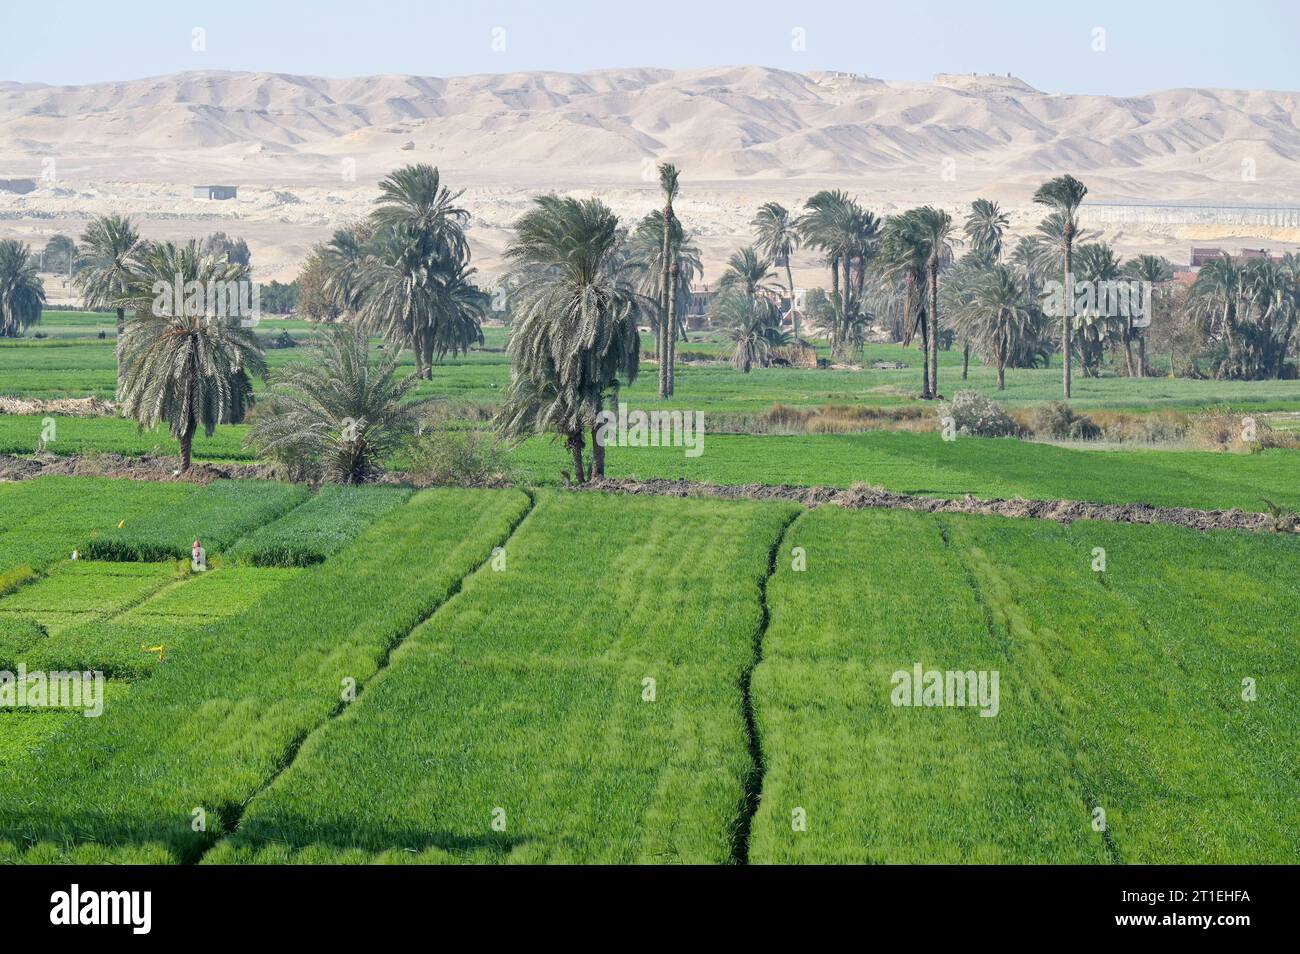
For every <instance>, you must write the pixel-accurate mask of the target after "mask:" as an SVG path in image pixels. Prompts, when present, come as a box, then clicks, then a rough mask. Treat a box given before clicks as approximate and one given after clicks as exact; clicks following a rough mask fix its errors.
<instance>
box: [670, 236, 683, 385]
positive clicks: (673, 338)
mask: <svg viewBox="0 0 1300 954" xmlns="http://www.w3.org/2000/svg"><path fill="white" fill-rule="evenodd" d="M680 276H681V270H680V267H679V266H678V263H677V256H676V255H674V256H673V264H672V268H671V269H670V270H669V279H668V396H669V397H671V396H672V393H673V389H674V388H675V387H676V384H677V363H676V362H677V279H678V278H679V277H680Z"/></svg>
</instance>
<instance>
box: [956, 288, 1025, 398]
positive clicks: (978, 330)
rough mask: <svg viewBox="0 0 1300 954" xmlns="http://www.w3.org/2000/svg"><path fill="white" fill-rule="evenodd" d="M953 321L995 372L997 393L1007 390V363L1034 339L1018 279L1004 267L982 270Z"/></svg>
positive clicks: (1023, 294)
mask: <svg viewBox="0 0 1300 954" xmlns="http://www.w3.org/2000/svg"><path fill="white" fill-rule="evenodd" d="M954 320H955V323H956V325H957V327H958V328H959V329H960V330H961V332H962V333H963V334H965V335H966V337H967V339H968V340H969V341H970V342H971V345H972V346H973V347H974V349H975V352H976V354H978V355H979V356H980V357H981V358H982V359H983V360H984V361H985V362H987V363H989V364H992V365H993V366H994V367H996V368H997V373H998V390H999V391H1004V390H1006V386H1007V377H1006V369H1007V364H1008V362H1009V361H1010V360H1011V358H1012V357H1013V356H1014V355H1015V354H1016V353H1017V352H1023V351H1024V350H1025V349H1026V346H1027V345H1028V344H1030V343H1031V342H1032V341H1033V339H1034V338H1036V336H1037V327H1036V324H1035V321H1034V308H1033V305H1032V304H1031V303H1030V301H1029V296H1028V295H1027V294H1026V292H1025V287H1024V284H1023V282H1022V280H1021V279H1020V277H1019V276H1018V275H1017V274H1016V273H1015V271H1014V270H1012V269H1010V268H1008V267H1007V266H1006V265H993V266H991V267H989V268H986V269H984V270H983V271H982V272H980V273H979V274H978V275H977V276H975V277H973V280H972V284H971V288H970V294H969V297H967V298H966V299H965V301H964V304H963V306H962V307H961V308H960V309H958V310H957V311H956V313H955V315H954Z"/></svg>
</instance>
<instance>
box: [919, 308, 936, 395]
mask: <svg viewBox="0 0 1300 954" xmlns="http://www.w3.org/2000/svg"><path fill="white" fill-rule="evenodd" d="M916 324H917V327H918V328H920V330H921V400H923V401H928V400H930V398H932V397H934V392H933V391H931V390H930V309H929V308H928V307H926V308H923V309H921V313H920V314H919V315H917V318H916Z"/></svg>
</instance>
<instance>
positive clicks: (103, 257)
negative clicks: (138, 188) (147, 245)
mask: <svg viewBox="0 0 1300 954" xmlns="http://www.w3.org/2000/svg"><path fill="white" fill-rule="evenodd" d="M81 245H82V250H83V253H82V268H81V270H80V271H78V272H77V276H76V278H74V279H73V284H75V285H76V286H77V288H78V290H80V292H81V298H82V303H83V304H84V305H85V306H86V307H87V308H110V307H116V309H117V340H119V341H120V340H121V339H122V332H123V330H124V329H125V327H126V309H125V308H123V307H122V305H121V304H120V302H119V301H118V299H120V298H121V297H122V295H123V294H124V293H125V292H126V290H127V288H128V287H129V286H130V284H131V279H132V277H133V276H134V274H135V270H136V269H137V268H138V267H139V262H138V259H139V257H140V253H141V252H142V251H143V250H144V243H143V242H142V241H141V240H140V233H139V232H137V231H136V230H135V226H133V225H132V224H131V220H130V219H129V218H127V217H126V216H124V215H101V216H100V217H99V218H97V219H95V220H94V221H92V222H91V223H90V225H88V226H87V227H86V231H85V232H84V233H83V234H82V236H81ZM118 371H119V373H120V372H121V367H120V366H119V367H118Z"/></svg>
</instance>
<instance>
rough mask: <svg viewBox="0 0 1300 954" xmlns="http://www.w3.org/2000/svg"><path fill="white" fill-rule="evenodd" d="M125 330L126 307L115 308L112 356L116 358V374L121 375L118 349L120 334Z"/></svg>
mask: <svg viewBox="0 0 1300 954" xmlns="http://www.w3.org/2000/svg"><path fill="white" fill-rule="evenodd" d="M125 331H126V309H125V308H119V309H118V310H117V338H116V340H115V341H114V342H113V352H114V356H115V357H116V358H117V376H118V377H119V378H120V377H121V376H122V355H121V353H120V351H119V350H118V349H120V348H121V346H122V335H123V333H124V332H125Z"/></svg>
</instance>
